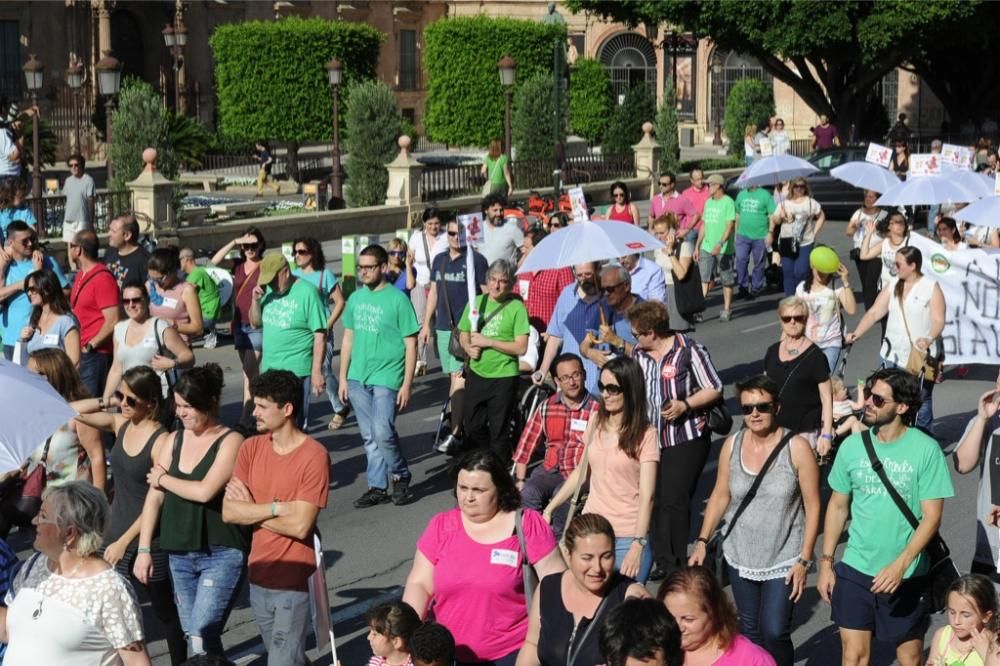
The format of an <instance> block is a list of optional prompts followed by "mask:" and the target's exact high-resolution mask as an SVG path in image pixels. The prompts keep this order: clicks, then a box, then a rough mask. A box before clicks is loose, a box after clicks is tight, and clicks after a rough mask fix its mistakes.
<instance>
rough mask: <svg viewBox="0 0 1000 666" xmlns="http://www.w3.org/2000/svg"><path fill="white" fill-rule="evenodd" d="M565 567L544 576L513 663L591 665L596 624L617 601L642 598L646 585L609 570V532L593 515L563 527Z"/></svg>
mask: <svg viewBox="0 0 1000 666" xmlns="http://www.w3.org/2000/svg"><path fill="white" fill-rule="evenodd" d="M565 544H566V551H567V553H568V555H569V558H568V559H569V568H568V569H567V570H566V571H564V572H563V573H560V574H553V575H551V576H547V577H546V578H545V579H544V580H542V582H541V583H540V584H539V587H538V594H536V595H535V598H534V600H533V603H532V605H531V613H530V614H529V616H528V637H527V638H526V639H525V641H524V646H523V647H522V648H521V651H520V653H518V656H517V666H597V665H598V664H603V663H605V661H604V659H602V658H601V651H600V649H599V646H598V638H599V634H600V626H601V624H603V623H604V621H605V620H606V619H607V617H608V615H609V614H610V613H611V611H613V610H614V609H615V608H617V607H618V606H620V605H621V604H622V602H623V601H625V600H626V599H630V598H633V597H638V598H648V597H649V594H648V593H647V592H646V588H644V587H643V586H642V585H639V584H638V583H636V582H635V581H633V580H632V579H631V578H627V577H625V576H623V575H621V574H620V573H617V572H616V571H615V532H614V529H613V528H612V527H611V523H609V522H608V519H607V518H605V517H604V516H602V515H600V514H597V513H584V514H581V515H579V516H577V517H576V518H574V519H573V522H572V523H570V525H569V527H568V528H567V529H566V535H565Z"/></svg>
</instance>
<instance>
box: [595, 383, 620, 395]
mask: <svg viewBox="0 0 1000 666" xmlns="http://www.w3.org/2000/svg"><path fill="white" fill-rule="evenodd" d="M597 390H598V391H600V392H601V393H607V394H608V395H621V394H622V393H624V392H625V391H624V390H623V389H622V387H621V386H619V385H618V384H602V383H601V382H597Z"/></svg>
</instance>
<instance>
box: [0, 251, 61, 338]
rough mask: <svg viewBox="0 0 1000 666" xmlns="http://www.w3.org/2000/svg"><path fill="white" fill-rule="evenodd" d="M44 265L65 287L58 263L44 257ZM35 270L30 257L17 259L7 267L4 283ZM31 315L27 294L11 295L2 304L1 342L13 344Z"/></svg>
mask: <svg viewBox="0 0 1000 666" xmlns="http://www.w3.org/2000/svg"><path fill="white" fill-rule="evenodd" d="M45 267H46V268H48V269H49V270H50V271H52V272H53V273H55V274H56V277H57V278H59V284H60V285H62V287H63V288H65V287H66V286H67V285H68V284H69V282H67V281H66V276H65V275H63V272H62V269H61V268H59V264H57V263H56V262H54V261H53V260H52V257H48V256H47V257H45ZM34 272H35V265H34V264H33V263H32V261H31V260H30V259H26V260H24V261H18V262H15V263H13V264H11V265H10V266H8V267H7V278H6V283H7V284H10V283H12V282H19V281H21V280H23V279H24V278H26V277H28V276H29V275H31V274H32V273H34ZM30 317H31V301H29V300H28V294H26V293H25V292H24V291H23V290H22V291H19V292H18V293H16V294H14V295H12V296H11V297H10V298H8V299H7V300H6V301H5V302H4V304H3V314H2V315H0V334H2V335H3V343H4V344H5V345H7V346H13V345H14V344H16V343H17V341H18V339H19V338H20V337H21V329H22V328H24V327H25V326H27V325H28V319H29V318H30Z"/></svg>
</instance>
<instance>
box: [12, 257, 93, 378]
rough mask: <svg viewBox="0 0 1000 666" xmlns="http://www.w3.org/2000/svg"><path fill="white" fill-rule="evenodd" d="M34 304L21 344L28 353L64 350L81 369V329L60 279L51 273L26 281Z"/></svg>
mask: <svg viewBox="0 0 1000 666" xmlns="http://www.w3.org/2000/svg"><path fill="white" fill-rule="evenodd" d="M24 290H25V291H26V292H27V293H28V300H29V301H30V302H31V316H30V318H29V319H28V325H27V326H25V327H24V330H22V331H21V341H22V342H23V343H25V346H26V348H27V350H28V353H29V354H30V353H31V352H36V351H38V350H39V349H48V348H55V349H61V350H63V351H64V352H66V356H69V360H71V361H72V362H73V365H75V366H77V367H79V365H80V326H79V324H78V323H77V321H76V317H74V316H73V311H72V309H71V308H70V305H69V301H68V300H66V294H65V292H63V288H62V284H61V283H60V282H59V277H58V276H57V275H56V274H55V273H53V272H52V271H50V270H48V269H42V270H40V271H35V272H34V273H32V274H31V275H29V276H28V277H27V278H25V280H24Z"/></svg>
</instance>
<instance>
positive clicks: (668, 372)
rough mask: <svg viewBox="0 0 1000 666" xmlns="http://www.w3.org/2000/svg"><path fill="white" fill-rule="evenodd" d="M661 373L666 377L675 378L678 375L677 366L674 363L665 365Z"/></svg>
mask: <svg viewBox="0 0 1000 666" xmlns="http://www.w3.org/2000/svg"><path fill="white" fill-rule="evenodd" d="M660 374H661V375H663V378H664V379H673V378H674V377H676V376H677V368H675V367H674V366H672V365H665V366H663V370H662V371H661V372H660Z"/></svg>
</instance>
